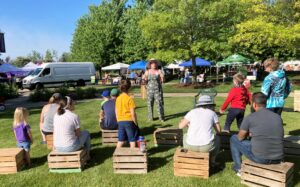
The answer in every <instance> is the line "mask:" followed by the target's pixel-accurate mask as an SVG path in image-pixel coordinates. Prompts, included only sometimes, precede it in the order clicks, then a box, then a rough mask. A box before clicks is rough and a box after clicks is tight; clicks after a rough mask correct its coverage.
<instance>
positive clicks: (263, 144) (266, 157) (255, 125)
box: [230, 92, 284, 176]
mask: <svg viewBox="0 0 300 187" xmlns="http://www.w3.org/2000/svg"><path fill="white" fill-rule="evenodd" d="M266 103H267V97H266V96H265V95H264V94H263V93H261V92H257V93H254V94H253V96H252V108H253V109H254V111H255V112H254V113H252V114H250V115H248V116H247V117H246V118H244V120H243V122H242V125H241V127H240V131H239V133H238V134H237V135H233V136H232V137H231V139H230V149H231V155H232V159H233V161H234V166H233V169H234V170H235V171H236V172H237V175H238V176H240V169H241V155H244V156H246V157H247V158H248V159H250V160H251V161H253V162H256V163H260V164H276V163H280V162H281V161H282V159H283V135H284V130H283V125H282V119H281V117H280V116H279V115H278V114H275V113H274V112H271V111H269V110H267V109H266ZM248 135H249V136H250V137H251V140H246V138H247V136H248Z"/></svg>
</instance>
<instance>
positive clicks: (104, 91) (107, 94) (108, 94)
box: [101, 90, 110, 97]
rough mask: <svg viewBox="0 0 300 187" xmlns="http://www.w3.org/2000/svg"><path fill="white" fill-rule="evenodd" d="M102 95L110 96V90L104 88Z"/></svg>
mask: <svg viewBox="0 0 300 187" xmlns="http://www.w3.org/2000/svg"><path fill="white" fill-rule="evenodd" d="M101 96H102V97H109V96H110V91H109V90H103V92H102V95H101Z"/></svg>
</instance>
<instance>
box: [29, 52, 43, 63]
mask: <svg viewBox="0 0 300 187" xmlns="http://www.w3.org/2000/svg"><path fill="white" fill-rule="evenodd" d="M27 57H28V58H29V59H30V61H32V62H36V61H41V60H43V57H42V55H41V53H39V52H37V51H35V50H33V51H32V52H31V53H30V54H29V55H28V56H27Z"/></svg>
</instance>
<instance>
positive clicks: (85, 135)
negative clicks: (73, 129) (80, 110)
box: [55, 130, 91, 152]
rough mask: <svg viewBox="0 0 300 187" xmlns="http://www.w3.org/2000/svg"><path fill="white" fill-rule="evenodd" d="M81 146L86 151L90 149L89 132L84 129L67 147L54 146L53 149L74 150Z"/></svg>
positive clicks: (61, 150) (60, 150)
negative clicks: (74, 141)
mask: <svg viewBox="0 0 300 187" xmlns="http://www.w3.org/2000/svg"><path fill="white" fill-rule="evenodd" d="M82 148H83V149H85V150H87V151H90V150H91V137H90V133H89V132H88V131H86V130H84V131H81V132H80V136H79V138H78V139H77V140H76V143H75V144H74V145H72V146H68V147H55V150H57V151H59V152H74V151H78V150H80V149H82Z"/></svg>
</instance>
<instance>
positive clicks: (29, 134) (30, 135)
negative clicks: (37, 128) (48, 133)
mask: <svg viewBox="0 0 300 187" xmlns="http://www.w3.org/2000/svg"><path fill="white" fill-rule="evenodd" d="M27 134H28V137H29V139H30V142H31V143H33V138H32V133H31V130H30V128H29V129H28V130H27Z"/></svg>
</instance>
